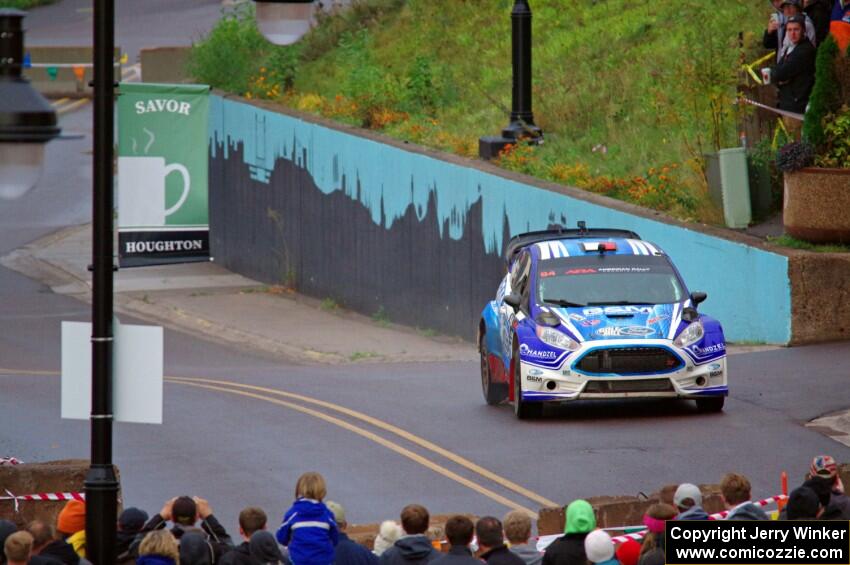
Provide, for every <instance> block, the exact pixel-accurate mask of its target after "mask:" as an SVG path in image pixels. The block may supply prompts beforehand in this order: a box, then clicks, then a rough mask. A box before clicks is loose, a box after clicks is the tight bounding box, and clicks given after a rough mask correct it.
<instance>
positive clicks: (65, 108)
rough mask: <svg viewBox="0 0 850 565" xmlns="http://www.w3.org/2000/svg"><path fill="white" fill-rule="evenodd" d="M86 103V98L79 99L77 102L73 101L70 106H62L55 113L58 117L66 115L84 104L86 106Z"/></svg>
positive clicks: (87, 100)
mask: <svg viewBox="0 0 850 565" xmlns="http://www.w3.org/2000/svg"><path fill="white" fill-rule="evenodd" d="M88 102H89V99H88V98H80V99H79V100H74V101H73V102H71V103H70V104H67V105H65V106H62V107H61V108H59V109H57V110H56V113H57V114H59V115H60V116H61V115H62V114H67V113H68V112H70V111H72V110H76V109H77V108H79V107H80V106H84V105H85V104H88Z"/></svg>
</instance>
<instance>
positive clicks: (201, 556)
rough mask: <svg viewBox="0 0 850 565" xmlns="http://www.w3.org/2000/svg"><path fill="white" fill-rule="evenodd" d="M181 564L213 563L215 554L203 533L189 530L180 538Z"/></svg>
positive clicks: (204, 564) (202, 564)
mask: <svg viewBox="0 0 850 565" xmlns="http://www.w3.org/2000/svg"><path fill="white" fill-rule="evenodd" d="M178 546H179V548H180V565H213V563H214V562H215V554H214V553H213V548H212V546H211V545H210V543H209V542H208V541H207V539H206V538H205V537H204V535H203V534H199V533H197V532H189V533H187V534H184V535H183V537H182V538H180V543H179V544H178Z"/></svg>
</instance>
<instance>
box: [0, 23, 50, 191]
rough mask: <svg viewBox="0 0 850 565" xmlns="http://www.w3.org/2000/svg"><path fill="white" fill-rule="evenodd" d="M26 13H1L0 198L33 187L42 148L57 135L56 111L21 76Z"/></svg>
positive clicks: (39, 170) (39, 164) (41, 162)
mask: <svg viewBox="0 0 850 565" xmlns="http://www.w3.org/2000/svg"><path fill="white" fill-rule="evenodd" d="M25 16H26V12H22V11H20V10H11V9H2V10H0V198H6V199H12V198H18V197H20V196H22V195H23V194H25V193H26V192H27V191H29V190H30V189H31V188H33V187H34V186H35V185H36V183H37V182H38V179H39V178H40V177H41V173H42V170H43V168H44V167H43V165H44V145H45V144H46V143H47V142H48V141H50V140H51V139H53V138H54V137H56V136H57V135H59V128H58V127H57V125H56V112H55V111H54V110H53V107H52V106H51V105H50V103H49V102H48V101H47V100H45V98H44V96H42V95H41V94H40V93H39V92H38V91H36V90H35V89H34V88H33V87H32V85H31V84H30V83H29V81H28V80H27V79H25V78H24V77H23V72H22V69H23V60H24V30H23V26H22V22H23V19H24V17H25Z"/></svg>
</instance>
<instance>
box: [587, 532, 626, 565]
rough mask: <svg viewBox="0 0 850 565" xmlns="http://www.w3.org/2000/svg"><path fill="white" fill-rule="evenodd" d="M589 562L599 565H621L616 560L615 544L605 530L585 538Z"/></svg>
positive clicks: (592, 533)
mask: <svg viewBox="0 0 850 565" xmlns="http://www.w3.org/2000/svg"><path fill="white" fill-rule="evenodd" d="M584 552H585V553H586V554H587V560H588V561H590V562H591V563H596V564H597V565H620V562H619V561H617V560H616V559H614V542H613V541H612V540H611V536H609V535H608V532H606V531H605V530H593V531H592V532H590V533H589V534H587V537H586V538H584Z"/></svg>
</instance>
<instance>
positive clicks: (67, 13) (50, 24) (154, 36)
mask: <svg viewBox="0 0 850 565" xmlns="http://www.w3.org/2000/svg"><path fill="white" fill-rule="evenodd" d="M92 6H93V3H92V1H91V0H61V1H59V2H57V3H56V4H51V5H49V6H43V7H39V8H36V9H33V10H31V11H30V13H29V16H27V19H26V20H25V27H26V29H27V35H26V42H27V44H28V45H40V46H54V45H68V46H71V45H74V46H81V45H91V44H92V41H93V40H92V25H93V24H92V18H93V11H92ZM221 10H222V2H221V0H141V1H140V0H116V2H115V45H116V46H117V47H121V49H122V51H123V52H124V53H127V55H129V57H130V62H131V63H132V62H135V61H136V57H137V55H138V53H139V50H140V49H143V48H146V47H165V46H178V45H190V44H191V43H192V41H197V40H198V39H199V38H200V37H201V36H202V35H204V34H205V33H207V32H208V31H209V30H210V29H211V28H212V26H213V25H214V24H215V22H216V21H217V20H218V18H219V17H220V16H221Z"/></svg>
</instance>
